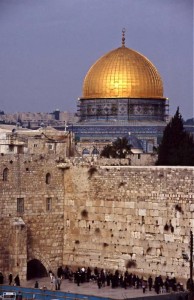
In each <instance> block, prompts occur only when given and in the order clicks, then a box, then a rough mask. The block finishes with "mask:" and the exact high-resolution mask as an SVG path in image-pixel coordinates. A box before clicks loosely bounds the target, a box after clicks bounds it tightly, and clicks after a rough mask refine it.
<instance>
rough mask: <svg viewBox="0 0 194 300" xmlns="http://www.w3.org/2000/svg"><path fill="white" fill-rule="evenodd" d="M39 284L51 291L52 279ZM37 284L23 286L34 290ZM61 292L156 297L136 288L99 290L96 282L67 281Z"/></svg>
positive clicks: (30, 283) (28, 283) (27, 282)
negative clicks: (78, 283)
mask: <svg viewBox="0 0 194 300" xmlns="http://www.w3.org/2000/svg"><path fill="white" fill-rule="evenodd" d="M37 280H38V283H39V288H43V287H44V286H45V287H46V288H47V289H48V290H50V289H51V286H50V278H48V277H45V278H40V279H37ZM34 284H35V279H33V280H28V281H21V286H23V287H29V288H33V287H34ZM61 291H63V292H69V293H76V294H84V295H93V296H100V297H108V298H112V299H126V298H136V297H137V298H138V297H145V296H154V295H156V292H155V291H154V290H152V291H151V292H150V291H148V290H146V292H145V293H143V290H142V288H140V289H135V288H127V289H124V288H121V287H118V288H114V289H113V288H111V286H105V287H102V288H100V289H99V288H98V286H97V283H96V282H85V283H81V284H80V286H78V285H77V284H76V283H74V282H70V281H69V280H67V279H65V280H63V281H62V283H61Z"/></svg>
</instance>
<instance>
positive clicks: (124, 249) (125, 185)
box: [0, 155, 194, 279]
mask: <svg viewBox="0 0 194 300" xmlns="http://www.w3.org/2000/svg"><path fill="white" fill-rule="evenodd" d="M92 163H93V164H95V162H92ZM98 163H99V162H98ZM5 168H7V169H8V178H7V180H3V170H4V169H5ZM48 175H49V176H48ZM193 180H194V168H193V167H172V168H171V167H154V166H152V167H133V166H128V165H120V166H115V165H114V166H108V165H104V166H102V165H101V166H100V165H97V166H95V165H91V162H89V161H87V160H85V161H84V160H82V159H73V160H71V161H70V160H69V161H67V162H66V163H64V162H59V161H58V160H57V159H56V157H55V156H52V155H3V156H1V159H0V212H1V215H0V226H1V231H0V253H1V256H0V269H1V271H2V272H3V273H4V274H8V273H9V272H13V273H15V274H16V273H19V274H20V277H21V278H22V277H23V278H25V276H26V272H27V268H28V262H30V261H32V260H33V259H36V260H39V261H40V262H41V263H42V264H43V265H44V266H45V268H46V270H49V269H52V270H53V271H56V269H57V267H58V266H59V265H61V264H64V265H66V264H67V265H71V266H75V267H77V266H80V267H81V266H91V267H95V266H97V267H99V268H106V269H114V270H115V269H120V270H122V271H124V270H126V267H127V268H128V270H129V271H131V272H135V273H140V274H142V273H144V274H154V275H157V274H161V275H163V276H166V275H169V276H173V275H175V276H176V277H180V278H184V279H186V278H187V277H188V276H189V262H188V261H186V260H185V259H184V258H183V254H188V255H189V232H190V230H194V184H193ZM17 199H23V200H24V211H23V212H21V211H18V207H17V204H18V203H17V201H18V200H17ZM48 199H50V200H51V203H50V205H51V206H49V209H48V203H47V200H48ZM50 200H49V201H50Z"/></svg>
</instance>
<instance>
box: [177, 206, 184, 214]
mask: <svg viewBox="0 0 194 300" xmlns="http://www.w3.org/2000/svg"><path fill="white" fill-rule="evenodd" d="M175 209H176V211H179V212H180V213H182V214H183V210H182V207H181V206H180V205H179V204H176V205H175Z"/></svg>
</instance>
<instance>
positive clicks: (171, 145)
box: [156, 108, 194, 166]
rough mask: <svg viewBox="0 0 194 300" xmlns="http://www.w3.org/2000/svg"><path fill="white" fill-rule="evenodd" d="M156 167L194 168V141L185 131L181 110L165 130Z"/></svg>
mask: <svg viewBox="0 0 194 300" xmlns="http://www.w3.org/2000/svg"><path fill="white" fill-rule="evenodd" d="M156 165H166V166H178V165H179V166H194V139H193V136H192V135H191V134H189V133H188V132H186V131H185V129H184V126H183V119H182V116H181V114H180V113H179V108H177V111H176V113H175V115H174V117H173V118H172V119H171V121H170V122H169V123H168V124H167V126H166V128H165V129H164V134H163V138H162V141H161V144H160V145H159V148H158V160H157V162H156Z"/></svg>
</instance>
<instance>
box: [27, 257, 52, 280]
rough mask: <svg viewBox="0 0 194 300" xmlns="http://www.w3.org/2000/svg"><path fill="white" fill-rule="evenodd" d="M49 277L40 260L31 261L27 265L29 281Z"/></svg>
mask: <svg viewBox="0 0 194 300" xmlns="http://www.w3.org/2000/svg"><path fill="white" fill-rule="evenodd" d="M46 276H48V272H47V269H46V267H45V266H44V265H43V263H42V262H41V261H40V260H38V259H35V258H34V259H31V260H30V261H28V263H27V280H30V279H33V278H41V277H46Z"/></svg>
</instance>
